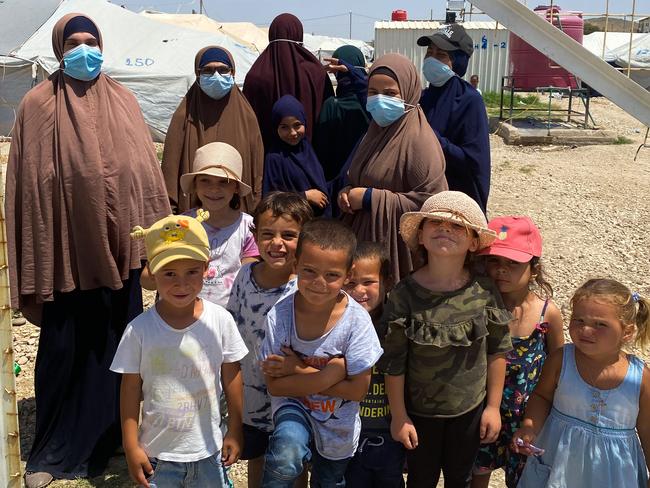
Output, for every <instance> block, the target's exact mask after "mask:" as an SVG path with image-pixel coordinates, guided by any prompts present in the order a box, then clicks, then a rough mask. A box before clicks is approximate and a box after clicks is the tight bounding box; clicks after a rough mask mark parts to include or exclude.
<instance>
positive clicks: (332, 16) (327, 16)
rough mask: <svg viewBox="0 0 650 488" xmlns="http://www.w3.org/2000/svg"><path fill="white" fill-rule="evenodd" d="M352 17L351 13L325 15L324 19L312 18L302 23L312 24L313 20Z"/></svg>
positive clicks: (321, 18)
mask: <svg viewBox="0 0 650 488" xmlns="http://www.w3.org/2000/svg"><path fill="white" fill-rule="evenodd" d="M348 15H350V14H349V13H344V14H334V15H325V16H323V17H312V18H311V19H300V21H301V22H311V21H313V20H323V19H333V18H334V17H343V16H346V17H347V16H348Z"/></svg>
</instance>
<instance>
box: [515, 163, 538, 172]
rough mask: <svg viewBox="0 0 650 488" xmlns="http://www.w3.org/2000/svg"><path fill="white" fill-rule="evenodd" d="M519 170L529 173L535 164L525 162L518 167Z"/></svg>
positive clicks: (533, 169)
mask: <svg viewBox="0 0 650 488" xmlns="http://www.w3.org/2000/svg"><path fill="white" fill-rule="evenodd" d="M519 171H521V172H522V173H523V174H525V175H529V174H531V173H532V172H533V171H535V166H534V165H532V164H526V165H524V166H522V167H520V168H519Z"/></svg>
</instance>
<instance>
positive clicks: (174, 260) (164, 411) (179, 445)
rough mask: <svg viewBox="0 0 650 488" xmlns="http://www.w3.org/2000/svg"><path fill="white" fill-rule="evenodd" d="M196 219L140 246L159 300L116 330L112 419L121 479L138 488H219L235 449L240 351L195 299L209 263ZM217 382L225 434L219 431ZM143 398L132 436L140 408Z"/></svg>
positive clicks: (229, 331) (162, 223)
mask: <svg viewBox="0 0 650 488" xmlns="http://www.w3.org/2000/svg"><path fill="white" fill-rule="evenodd" d="M197 215H198V218H197V219H194V218H192V217H189V216H169V217H166V218H164V219H162V220H159V221H158V222H156V223H155V224H153V225H152V226H151V228H149V229H147V230H145V229H142V228H139V227H138V228H136V229H134V232H133V233H132V234H131V235H132V237H134V238H138V237H144V238H145V246H146V250H147V259H148V261H149V263H148V265H147V266H148V268H149V272H150V273H151V275H153V278H154V280H155V282H156V288H157V290H158V293H159V296H160V299H159V301H158V302H157V303H156V305H155V306H154V307H152V308H150V309H149V310H147V311H145V312H144V313H142V314H141V315H139V316H138V317H136V318H135V319H134V320H133V321H132V322H131V323H130V324H129V325H128V327H127V328H126V331H125V332H124V335H123V336H122V340H121V341H120V345H119V346H118V349H117V352H116V354H115V358H114V359H113V364H112V365H111V370H112V371H115V372H116V373H122V375H123V376H122V387H121V390H120V395H121V397H120V410H121V416H122V435H123V444H124V451H125V454H126V460H127V464H128V467H129V474H130V475H131V478H132V479H133V480H134V481H135V482H136V483H138V484H139V485H143V486H145V487H154V486H155V487H157V488H166V487H197V488H199V487H205V486H211V487H212V486H214V487H227V486H228V481H227V477H226V474H225V466H229V465H231V464H232V463H234V462H235V461H236V460H237V459H238V457H239V452H240V450H241V446H242V381H241V375H240V371H239V362H238V361H239V360H240V359H242V358H243V357H244V356H245V355H246V353H247V352H248V350H247V349H246V346H245V345H244V342H243V341H242V339H241V337H240V335H239V332H238V331H237V327H236V326H235V322H234V320H233V318H232V316H231V315H230V314H229V313H228V312H227V311H226V310H225V309H224V308H222V307H221V306H219V305H216V304H213V303H210V302H208V301H207V300H202V299H201V298H198V294H199V292H200V291H201V287H202V286H203V276H204V274H205V272H206V269H207V262H208V259H209V256H210V246H209V243H208V236H207V234H206V231H205V230H204V228H203V226H202V225H201V223H200V222H201V220H203V219H205V218H206V216H207V212H203V211H199V212H198V213H197ZM222 381H223V385H224V390H225V394H226V399H227V402H228V410H229V413H230V415H229V422H228V434H226V436H225V438H223V439H222V434H221V430H220V429H219V422H220V413H219V394H220V392H221V382H222ZM141 398H142V399H144V404H143V408H142V424H141V425H140V428H139V431H138V418H139V414H140V400H141Z"/></svg>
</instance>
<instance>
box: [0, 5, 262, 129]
mask: <svg viewBox="0 0 650 488" xmlns="http://www.w3.org/2000/svg"><path fill="white" fill-rule="evenodd" d="M11 1H13V3H14V5H13V8H14V9H17V10H23V11H24V9H25V8H26V7H23V5H24V4H30V5H32V4H34V3H37V1H38V2H42V3H43V4H48V3H52V2H51V1H50V2H47V1H43V0H31V1H30V2H17V1H14V0H11ZM32 6H33V5H32ZM70 12H81V13H84V14H86V15H88V16H89V17H91V18H92V19H94V20H95V22H97V24H98V26H99V28H100V30H101V32H102V36H103V39H104V65H103V67H102V70H103V71H104V72H105V73H106V74H108V75H110V76H111V77H113V78H114V79H116V80H117V81H119V82H121V83H123V84H124V85H125V86H127V87H128V88H129V89H131V91H133V93H134V94H135V96H136V97H137V99H138V102H139V103H140V106H141V107H142V111H143V113H144V116H145V120H146V121H147V123H148V124H149V127H150V128H151V130H152V134H153V135H154V138H155V139H157V140H163V139H164V134H165V132H166V131H167V127H168V125H169V120H170V118H171V116H172V114H173V112H174V110H175V109H176V107H177V106H178V104H179V103H180V100H181V98H182V97H183V96H184V95H185V93H186V92H187V89H188V88H189V87H190V85H191V84H192V83H193V82H194V55H195V54H196V53H197V52H198V51H199V49H201V48H202V47H204V46H207V45H210V44H217V45H220V46H223V47H225V48H226V49H228V50H229V51H230V52H231V53H232V55H233V57H234V58H235V63H236V65H237V73H236V81H237V83H238V84H242V83H243V81H244V77H245V76H246V73H247V72H248V70H249V69H250V67H251V65H252V64H253V62H254V61H255V59H256V58H257V53H256V52H255V51H254V50H252V49H251V48H250V47H248V46H245V45H243V44H242V43H239V42H237V41H235V40H234V39H233V38H232V37H230V36H228V35H225V34H223V33H220V32H211V33H208V32H200V31H197V30H194V29H186V28H182V27H178V26H172V25H166V24H163V23H160V22H157V21H154V20H151V19H147V18H145V17H143V16H141V15H138V14H136V13H133V12H130V11H128V10H125V9H123V8H120V7H119V6H117V5H113V4H111V3H109V2H108V1H106V0H64V1H63V2H61V4H60V5H59V6H58V8H57V9H56V11H55V12H54V13H52V14H51V15H50V16H49V18H47V20H45V22H44V23H43V24H42V25H41V26H40V27H39V28H38V29H37V30H36V31H35V32H33V33H31V36H29V34H28V36H29V39H27V40H26V41H25V42H24V43H23V44H22V45H21V46H20V47H18V48H16V49H14V50H13V52H11V53H9V57H4V58H0V80H1V81H2V83H0V102H2V103H3V105H4V106H5V107H11V110H10V111H7V110H5V111H3V112H0V115H2V117H1V118H0V134H3V135H6V134H8V132H9V131H10V130H11V127H12V125H13V113H14V110H15V108H16V107H17V106H18V103H19V102H20V100H21V99H22V97H23V95H24V93H25V92H26V89H25V88H29V85H30V82H31V66H30V67H29V68H26V67H25V64H26V63H25V61H28V62H29V63H35V64H37V65H38V66H39V67H41V68H42V69H43V70H45V71H46V72H47V73H52V72H54V71H55V70H56V69H57V68H58V67H59V63H58V61H57V60H56V58H55V57H54V53H53V51H52V28H53V26H54V24H55V23H56V21H57V20H58V19H59V18H61V17H62V16H63V15H65V14H67V13H70ZM18 18H19V19H20V18H21V17H20V16H18ZM15 19H16V16H15V15H14V13H13V12H12V13H11V14H10V13H8V12H7V11H5V7H4V4H3V3H1V2H0V32H4V28H5V24H6V25H10V24H12V23H14V22H15ZM27 28H28V26H27V25H26V26H25V28H24V31H25V32H26V29H27ZM3 77H6V79H7V80H9V81H11V82H10V83H5V78H3ZM17 79H18V81H17ZM7 112H8V113H7Z"/></svg>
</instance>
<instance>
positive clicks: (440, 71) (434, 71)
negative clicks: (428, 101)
mask: <svg viewBox="0 0 650 488" xmlns="http://www.w3.org/2000/svg"><path fill="white" fill-rule="evenodd" d="M422 73H423V74H424V77H425V78H426V79H427V81H428V82H429V83H431V84H432V85H433V86H442V85H444V84H445V83H447V82H448V81H449V80H450V79H451V78H452V77H454V76H456V73H454V71H453V70H452V69H451V68H450V67H449V66H447V65H446V64H444V63H441V62H440V61H438V60H437V59H436V58H432V57H428V58H424V63H422Z"/></svg>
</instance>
